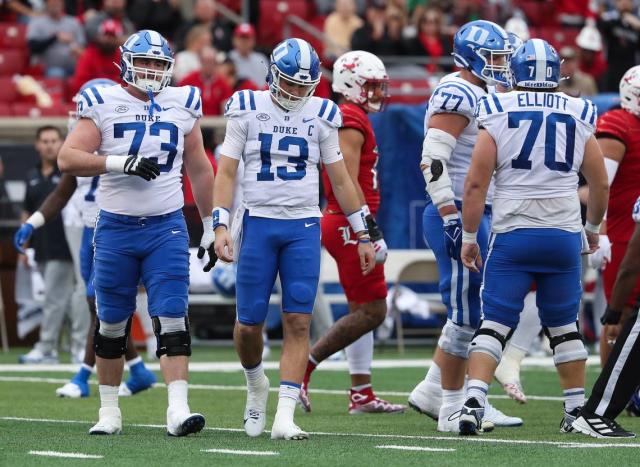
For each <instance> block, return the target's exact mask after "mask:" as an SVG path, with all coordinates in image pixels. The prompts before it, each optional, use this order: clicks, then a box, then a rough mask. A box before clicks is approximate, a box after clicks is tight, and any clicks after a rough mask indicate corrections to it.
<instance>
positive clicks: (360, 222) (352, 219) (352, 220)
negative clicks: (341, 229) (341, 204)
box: [347, 208, 367, 233]
mask: <svg viewBox="0 0 640 467" xmlns="http://www.w3.org/2000/svg"><path fill="white" fill-rule="evenodd" d="M347 220H348V221H349V225H350V226H351V230H353V232H354V233H358V232H362V231H363V230H364V231H367V224H366V222H365V220H364V211H363V210H362V208H361V209H358V210H357V211H356V212H353V213H351V214H349V215H348V216H347Z"/></svg>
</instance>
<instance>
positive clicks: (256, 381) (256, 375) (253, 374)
mask: <svg viewBox="0 0 640 467" xmlns="http://www.w3.org/2000/svg"><path fill="white" fill-rule="evenodd" d="M244 376H245V377H246V378H247V388H249V390H250V391H251V390H254V389H257V388H258V387H260V383H262V382H263V381H264V379H265V375H264V367H263V366H262V362H260V363H258V364H257V365H256V366H254V367H253V368H245V369H244Z"/></svg>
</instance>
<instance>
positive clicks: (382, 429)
mask: <svg viewBox="0 0 640 467" xmlns="http://www.w3.org/2000/svg"><path fill="white" fill-rule="evenodd" d="M21 350H22V351H24V350H25V349H21ZM17 353H19V352H18V351H12V353H11V354H9V355H2V356H0V465H2V466H5V465H6V466H16V465H19V466H22V465H43V464H46V465H83V464H90V463H96V462H101V461H106V462H107V463H108V465H136V464H137V465H143V463H147V464H148V465H154V466H156V465H163V466H164V465H166V466H183V465H184V466H190V465H229V464H234V465H291V466H297V465H301V466H310V465H311V466H313V467H316V466H321V465H322V466H324V465H327V466H338V465H350V466H373V465H385V466H395V465H425V464H432V465H474V466H479V467H484V466H485V465H486V466H493V465H512V466H513V465H536V466H538V465H543V464H544V465H547V466H551V465H562V466H569V465H582V466H586V465H595V466H627V465H638V464H639V459H640V440H630V441H604V442H603V441H601V440H594V439H591V438H588V437H585V436H582V435H561V434H560V433H559V432H558V424H559V419H560V415H561V410H562V409H561V407H562V403H561V402H560V401H559V400H553V399H552V400H549V399H548V397H549V396H551V397H553V396H558V395H559V389H558V384H557V376H556V374H555V371H554V370H553V369H549V368H528V369H526V370H525V371H524V372H523V375H522V379H523V384H524V386H525V390H526V393H527V395H528V396H530V397H531V396H538V397H541V398H542V399H535V400H530V401H529V402H528V403H527V404H526V405H524V406H519V405H516V404H515V403H514V402H512V401H511V400H509V399H505V398H504V397H503V394H502V392H501V390H500V389H499V388H497V387H493V388H492V394H494V395H495V396H497V397H494V398H493V399H492V402H493V403H494V405H495V406H496V407H498V408H500V409H501V410H503V411H505V412H507V413H509V414H510V415H516V416H520V417H522V418H523V419H524V420H525V424H524V426H523V427H520V428H511V429H504V428H503V429H496V430H495V431H494V432H493V433H490V434H484V435H481V436H478V437H473V438H460V437H458V436H449V435H446V434H441V433H438V432H437V431H436V429H435V422H433V421H432V420H430V419H428V418H426V417H424V416H422V415H419V414H417V413H415V412H413V411H411V410H409V411H408V412H407V413H405V414H399V415H360V416H351V415H348V414H347V403H348V400H347V397H346V389H347V388H348V384H349V380H348V375H347V372H346V371H323V370H319V371H317V372H316V373H315V374H314V378H313V381H312V390H311V397H312V402H313V412H312V413H311V414H304V413H302V412H298V413H297V418H296V421H297V423H298V424H299V425H300V426H301V427H302V428H304V429H305V430H307V431H309V432H311V438H310V439H309V440H308V441H301V442H294V441H288V442H287V441H277V442H274V441H271V440H270V439H269V435H268V434H266V433H265V434H264V435H263V436H262V437H260V438H257V439H250V438H247V437H246V436H245V435H244V432H243V431H242V415H243V409H244V392H243V389H242V386H243V384H244V376H243V374H242V372H240V371H225V372H221V371H215V372H213V371H205V372H200V371H199V372H194V373H192V376H191V383H192V384H194V385H195V386H194V387H193V388H192V389H191V390H190V405H191V409H192V410H193V411H198V412H201V413H203V414H204V415H205V417H206V419H207V426H206V428H205V430H204V431H203V432H201V433H200V434H199V435H196V436H190V437H187V438H179V439H175V438H168V437H167V436H166V434H165V432H164V423H165V410H166V390H165V389H164V388H163V387H159V388H153V389H151V390H148V391H145V392H143V393H141V394H139V395H136V396H134V397H132V398H126V399H121V400H120V407H121V409H122V413H123V421H124V426H123V434H122V435H121V436H113V437H90V436H88V435H87V430H88V429H89V427H90V426H91V425H92V424H93V423H94V422H95V421H96V417H97V410H98V406H99V399H98V397H97V386H95V385H93V386H92V388H91V389H92V394H91V397H89V398H85V399H81V400H69V399H57V398H56V397H55V395H54V391H55V389H56V388H57V387H58V386H60V385H61V384H62V383H64V382H66V380H67V378H69V377H70V376H71V373H70V372H69V371H47V372H45V371H29V372H18V371H15V370H13V371H9V368H7V366H6V364H9V363H15V362H16V359H17ZM430 354H431V351H429V350H427V349H424V350H422V349H410V350H409V352H408V354H407V355H406V356H405V357H406V358H418V357H420V356H425V357H427V356H430ZM274 357H276V358H277V352H274V354H273V356H272V358H271V360H273V358H274ZM233 358H234V355H233V351H232V350H230V349H225V348H222V349H216V348H196V349H195V351H194V360H195V361H198V362H222V361H232V360H233ZM376 358H377V359H393V358H398V356H397V355H396V354H395V352H394V351H392V350H385V351H383V352H379V351H377V352H376ZM391 366H392V368H387V369H378V370H375V372H374V387H375V389H376V391H377V392H378V393H379V394H380V395H381V396H384V397H386V398H388V399H390V400H392V401H395V402H405V401H406V398H407V395H408V392H409V391H411V389H412V388H413V387H414V385H415V384H416V382H417V381H418V380H419V379H422V378H423V377H424V370H423V369H421V368H415V367H413V368H406V367H403V362H402V360H401V359H398V360H397V364H393V365H391ZM597 372H598V369H597V368H595V367H591V368H590V369H589V373H588V387H589V388H590V386H591V384H592V383H593V381H594V379H595V377H596V376H597ZM267 375H268V376H269V378H270V380H271V386H272V389H273V390H277V384H278V376H277V372H276V371H275V370H269V371H267ZM313 389H317V390H323V391H320V392H321V393H316V394H314V393H313ZM331 390H333V391H331ZM531 398H532V399H534V398H533V397H531ZM276 402H277V393H276V392H272V393H271V395H270V399H269V413H268V415H269V420H268V423H267V428H269V427H270V424H271V422H272V420H273V415H274V411H275V406H276ZM619 421H620V422H621V423H622V425H623V426H624V427H625V428H627V429H630V430H632V431H636V432H640V419H632V418H628V417H626V416H622V417H621V418H620V420H619ZM398 447H401V448H403V449H398ZM407 448H413V449H420V450H408V449H407ZM427 449H430V450H427ZM207 450H223V451H224V450H229V451H251V454H241V453H237V452H236V453H225V452H215V451H214V452H207ZM37 451H52V452H54V453H56V452H57V453H77V454H84V455H90V456H103V457H101V458H99V459H95V458H78V459H73V458H71V459H70V458H56V457H50V456H46V457H43V456H40V455H36V454H33V453H32V452H37ZM49 454H51V453H49Z"/></svg>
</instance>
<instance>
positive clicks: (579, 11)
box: [554, 0, 596, 28]
mask: <svg viewBox="0 0 640 467" xmlns="http://www.w3.org/2000/svg"><path fill="white" fill-rule="evenodd" d="M591 3H593V2H592V0H556V1H555V4H554V8H555V12H556V17H557V18H558V23H560V25H561V26H564V27H573V28H582V27H583V26H584V25H585V23H586V22H587V20H590V22H593V21H595V18H596V14H595V11H593V10H592V9H591Z"/></svg>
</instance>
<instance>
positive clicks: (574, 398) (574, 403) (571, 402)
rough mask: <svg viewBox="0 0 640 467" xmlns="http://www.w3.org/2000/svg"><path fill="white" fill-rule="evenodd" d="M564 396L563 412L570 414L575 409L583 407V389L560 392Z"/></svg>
mask: <svg viewBox="0 0 640 467" xmlns="http://www.w3.org/2000/svg"><path fill="white" fill-rule="evenodd" d="M562 393H563V395H564V410H565V412H571V411H572V410H573V409H575V408H577V407H582V406H583V405H584V388H571V389H565V390H564V391H562Z"/></svg>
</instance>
